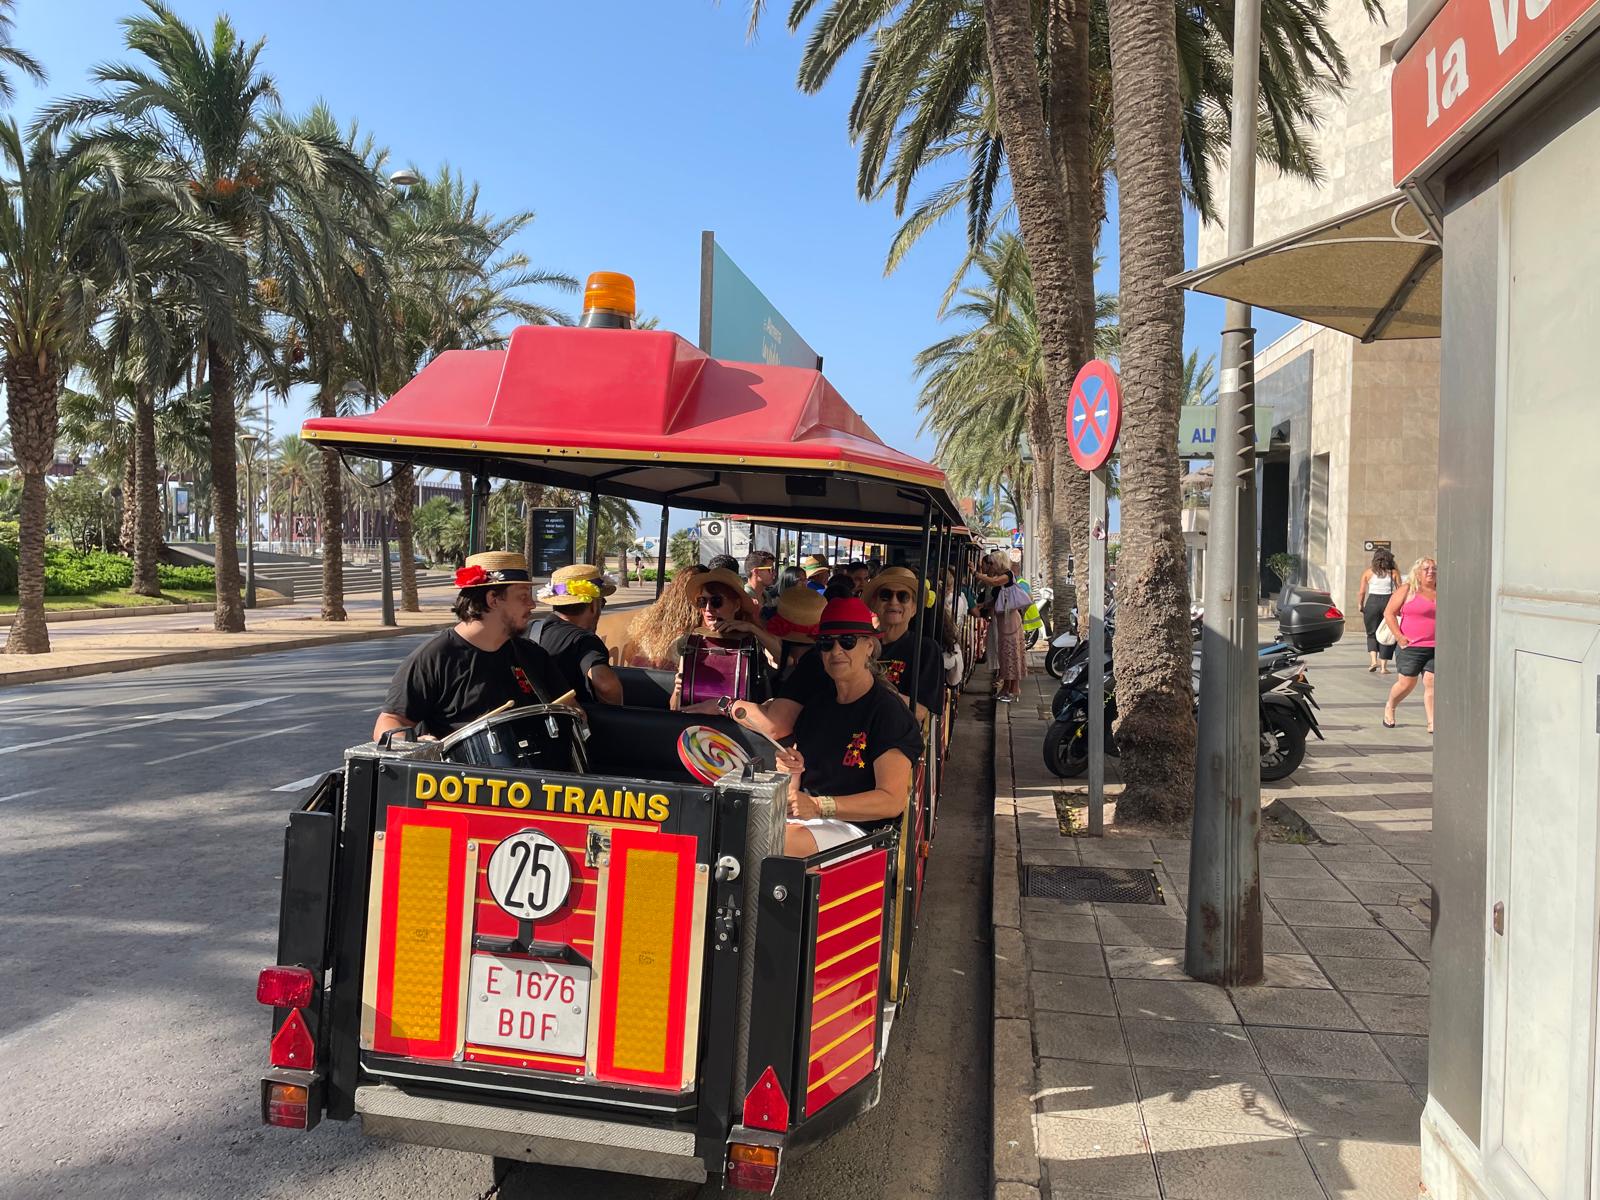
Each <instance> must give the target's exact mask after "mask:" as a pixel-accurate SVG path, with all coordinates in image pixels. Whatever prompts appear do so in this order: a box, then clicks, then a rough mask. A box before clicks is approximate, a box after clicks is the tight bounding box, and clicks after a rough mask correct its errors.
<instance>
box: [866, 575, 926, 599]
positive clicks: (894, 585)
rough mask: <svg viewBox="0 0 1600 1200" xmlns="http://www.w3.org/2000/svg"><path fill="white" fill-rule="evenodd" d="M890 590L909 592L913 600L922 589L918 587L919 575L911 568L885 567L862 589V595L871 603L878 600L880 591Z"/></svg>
mask: <svg viewBox="0 0 1600 1200" xmlns="http://www.w3.org/2000/svg"><path fill="white" fill-rule="evenodd" d="M882 587H887V588H890V589H891V590H893V591H897V592H909V593H910V594H911V596H912V597H913V598H915V596H916V594H917V593H918V592H919V591H921V590H922V589H921V588H919V587H918V586H917V573H916V572H915V571H913V570H911V569H910V568H909V567H885V568H884V569H883V570H881V571H879V572H878V573H877V574H876V575H874V576H873V577H872V578H871V579H869V580H867V585H866V586H865V587H864V588H862V589H861V595H862V596H863V597H864V598H865V599H866V600H867V601H868V603H870V602H871V601H873V600H875V599H877V596H878V589H879V588H882Z"/></svg>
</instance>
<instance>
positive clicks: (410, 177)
mask: <svg viewBox="0 0 1600 1200" xmlns="http://www.w3.org/2000/svg"><path fill="white" fill-rule="evenodd" d="M389 182H390V183H392V184H394V185H395V187H415V186H416V185H417V184H419V183H421V182H422V176H421V175H418V174H417V173H416V172H415V171H412V170H409V169H406V168H402V169H400V170H398V171H396V172H395V173H394V174H393V175H391V176H389Z"/></svg>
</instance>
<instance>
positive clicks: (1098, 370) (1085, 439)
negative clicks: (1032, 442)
mask: <svg viewBox="0 0 1600 1200" xmlns="http://www.w3.org/2000/svg"><path fill="white" fill-rule="evenodd" d="M1121 428H1122V392H1121V390H1120V389H1119V388H1118V387H1117V373H1116V371H1114V370H1112V368H1111V364H1110V363H1108V362H1106V361H1104V360H1103V359H1098V358H1095V359H1090V360H1089V361H1088V362H1086V363H1084V364H1083V367H1082V368H1081V369H1080V370H1079V371H1078V377H1077V378H1076V379H1074V380H1073V381H1072V392H1071V394H1070V395H1068V397H1067V446H1068V447H1069V448H1070V449H1071V451H1072V461H1073V462H1075V463H1077V464H1078V466H1079V467H1080V468H1081V469H1083V470H1085V471H1096V470H1099V469H1100V468H1101V467H1103V466H1105V465H1106V460H1107V459H1109V458H1110V457H1111V452H1112V451H1113V450H1115V449H1116V447H1117V434H1118V432H1119V431H1120V430H1121Z"/></svg>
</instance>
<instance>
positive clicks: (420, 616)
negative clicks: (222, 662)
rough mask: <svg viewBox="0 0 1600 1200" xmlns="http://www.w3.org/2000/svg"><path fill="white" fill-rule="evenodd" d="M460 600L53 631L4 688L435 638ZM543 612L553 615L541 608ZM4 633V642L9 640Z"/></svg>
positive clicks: (143, 619) (629, 596)
mask: <svg viewBox="0 0 1600 1200" xmlns="http://www.w3.org/2000/svg"><path fill="white" fill-rule="evenodd" d="M655 594H656V593H655V584H653V583H646V584H636V585H630V586H628V587H621V588H618V589H617V594H616V595H615V596H613V597H612V598H611V602H610V605H609V607H610V608H611V609H613V610H619V609H629V608H634V607H638V606H640V605H643V604H648V603H650V602H651V601H653V600H654V599H655ZM455 596H456V592H455V588H454V587H453V586H451V584H450V580H449V577H448V576H441V577H439V578H438V579H436V580H429V581H428V586H424V587H422V588H421V589H420V591H419V599H420V600H421V603H422V611H421V612H418V613H408V612H398V611H397V612H396V613H395V619H396V621H398V622H399V624H398V625H396V626H393V627H390V626H385V625H384V624H383V623H382V606H383V601H382V598H381V597H380V596H378V595H376V594H373V593H369V592H363V593H359V594H357V595H354V596H346V597H345V602H344V606H345V612H346V613H347V614H348V617H349V619H348V620H345V621H324V620H322V619H321V616H320V613H321V611H322V601H321V599H320V598H319V597H309V598H307V599H304V600H297V601H295V602H294V603H293V604H290V605H285V606H281V607H274V608H265V609H262V608H258V609H254V610H252V611H250V612H247V613H246V614H245V626H246V628H245V632H244V633H218V632H217V631H216V630H215V629H213V628H212V616H211V614H212V610H211V609H209V608H207V609H205V610H203V611H200V612H193V611H186V612H180V613H168V612H157V613H150V614H140V615H139V616H134V617H114V618H110V617H107V618H94V619H84V620H79V621H71V622H67V623H63V624H51V626H50V653H49V654H16V655H11V654H0V688H4V687H8V686H11V685H13V684H20V683H39V682H43V681H45V680H50V679H73V678H77V677H79V676H83V675H101V674H109V673H111V672H115V671H134V670H138V669H140V668H142V667H160V666H169V665H171V664H174V663H187V662H201V661H204V660H207V659H214V658H242V657H244V656H246V655H250V654H270V653H272V652H274V651H278V650H303V649H306V648H308V647H311V646H320V645H331V644H333V643H337V642H360V641H369V640H371V639H374V638H385V637H399V636H402V635H404V634H408V633H429V632H432V631H434V630H437V629H444V628H446V627H448V626H450V625H453V624H455V618H454V617H453V616H452V615H451V614H450V605H451V603H452V602H454V600H455ZM539 611H540V612H543V611H545V609H544V608H543V607H542V606H541V608H540V610H539ZM3 636H4V635H3V633H0V638H3Z"/></svg>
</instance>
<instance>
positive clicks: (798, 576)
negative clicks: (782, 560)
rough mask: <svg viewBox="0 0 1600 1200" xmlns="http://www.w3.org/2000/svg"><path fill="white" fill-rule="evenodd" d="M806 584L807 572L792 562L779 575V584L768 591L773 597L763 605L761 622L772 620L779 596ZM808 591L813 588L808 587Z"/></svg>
mask: <svg viewBox="0 0 1600 1200" xmlns="http://www.w3.org/2000/svg"><path fill="white" fill-rule="evenodd" d="M805 585H806V573H805V572H804V571H802V570H801V569H800V568H799V567H797V566H795V565H794V564H793V563H790V564H789V565H788V566H787V567H785V568H784V569H783V570H782V571H781V572H780V573H779V575H778V582H777V584H776V585H774V587H773V588H772V590H771V591H770V592H769V593H768V595H769V596H770V597H771V599H769V600H768V601H767V603H765V604H763V605H762V606H761V623H762V624H763V625H765V624H766V623H767V622H768V621H770V620H772V617H773V614H774V613H776V612H777V611H778V598H779V597H780V596H782V595H783V594H784V593H785V592H787V591H788V590H789V589H790V588H793V587H805ZM806 591H808V592H810V591H811V589H810V588H806ZM811 594H812V595H813V596H814V595H816V593H815V592H811Z"/></svg>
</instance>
